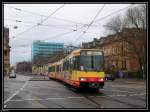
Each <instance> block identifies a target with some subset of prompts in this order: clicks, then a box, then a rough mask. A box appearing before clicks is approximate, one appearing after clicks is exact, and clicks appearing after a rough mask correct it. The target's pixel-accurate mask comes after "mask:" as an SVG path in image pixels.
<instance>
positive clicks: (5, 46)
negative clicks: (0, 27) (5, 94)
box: [3, 28, 10, 75]
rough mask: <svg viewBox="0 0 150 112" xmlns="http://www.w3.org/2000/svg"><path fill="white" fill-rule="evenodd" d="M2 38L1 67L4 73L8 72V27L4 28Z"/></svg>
mask: <svg viewBox="0 0 150 112" xmlns="http://www.w3.org/2000/svg"><path fill="white" fill-rule="evenodd" d="M3 34H4V38H3V64H4V65H3V68H4V75H9V73H10V46H9V28H4V33H3Z"/></svg>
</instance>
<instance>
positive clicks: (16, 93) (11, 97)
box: [4, 91, 19, 104]
mask: <svg viewBox="0 0 150 112" xmlns="http://www.w3.org/2000/svg"><path fill="white" fill-rule="evenodd" d="M18 93H19V91H16V92H15V93H14V94H13V95H12V96H10V97H9V98H8V99H7V100H5V101H4V104H5V103H7V102H9V101H10V100H11V99H12V98H13V97H14V96H16V95H17V94H18Z"/></svg>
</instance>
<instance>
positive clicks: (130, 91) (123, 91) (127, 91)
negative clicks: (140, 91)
mask: <svg viewBox="0 0 150 112" xmlns="http://www.w3.org/2000/svg"><path fill="white" fill-rule="evenodd" d="M105 91H116V92H117V91H118V92H125V93H135V92H131V91H121V90H105Z"/></svg>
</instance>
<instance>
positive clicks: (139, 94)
mask: <svg viewBox="0 0 150 112" xmlns="http://www.w3.org/2000/svg"><path fill="white" fill-rule="evenodd" d="M145 94H146V93H140V94H130V95H129V96H136V95H137V96H140V95H145Z"/></svg>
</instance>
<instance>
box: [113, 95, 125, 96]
mask: <svg viewBox="0 0 150 112" xmlns="http://www.w3.org/2000/svg"><path fill="white" fill-rule="evenodd" d="M116 96H127V95H116Z"/></svg>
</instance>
